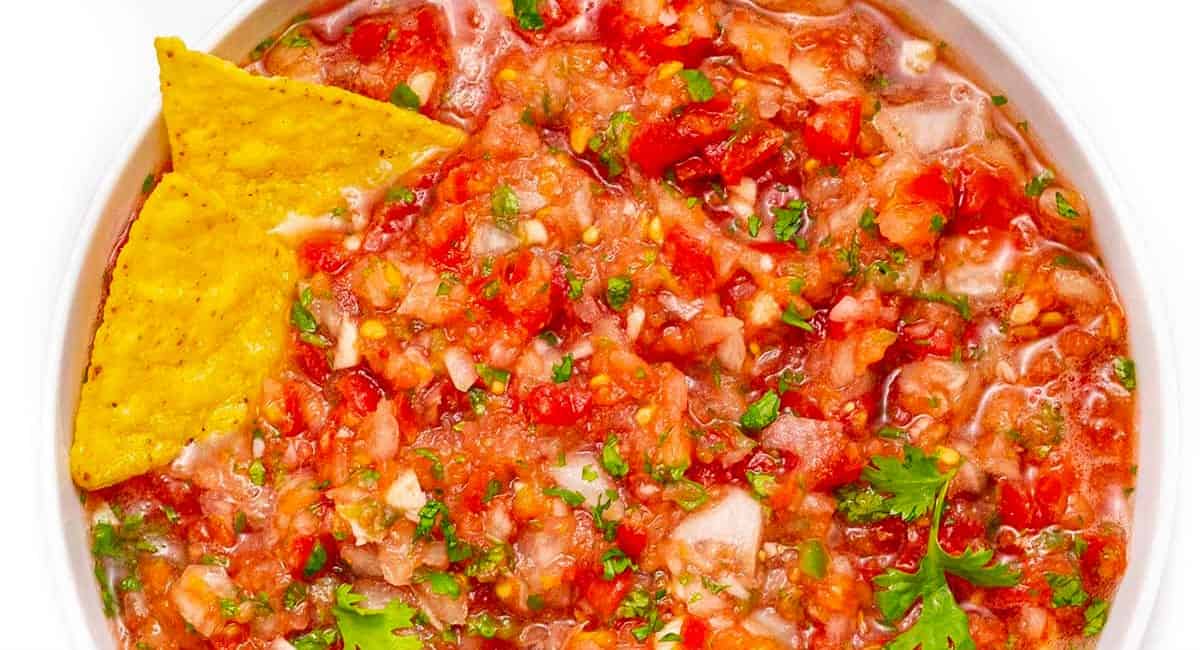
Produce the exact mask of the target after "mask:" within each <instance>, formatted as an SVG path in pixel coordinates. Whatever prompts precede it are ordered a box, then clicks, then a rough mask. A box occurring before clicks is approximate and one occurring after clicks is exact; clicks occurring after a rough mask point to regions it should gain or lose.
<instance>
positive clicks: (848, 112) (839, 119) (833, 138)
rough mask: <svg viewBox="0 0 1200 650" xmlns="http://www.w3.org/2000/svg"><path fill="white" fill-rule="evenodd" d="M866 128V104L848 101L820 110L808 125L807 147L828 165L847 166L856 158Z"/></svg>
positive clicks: (814, 113)
mask: <svg viewBox="0 0 1200 650" xmlns="http://www.w3.org/2000/svg"><path fill="white" fill-rule="evenodd" d="M861 125H862V103H861V102H859V100H857V99H848V100H845V101H840V102H832V103H830V104H826V105H824V106H819V107H817V109H816V110H815V111H813V112H812V114H811V115H809V116H808V120H807V121H805V123H804V144H805V146H807V147H808V153H809V155H810V156H812V157H813V158H816V159H817V160H819V161H820V162H821V163H822V164H825V165H844V164H845V163H846V161H848V160H850V157H851V156H852V155H853V154H854V151H855V149H856V148H857V144H858V133H859V129H860V128H861Z"/></svg>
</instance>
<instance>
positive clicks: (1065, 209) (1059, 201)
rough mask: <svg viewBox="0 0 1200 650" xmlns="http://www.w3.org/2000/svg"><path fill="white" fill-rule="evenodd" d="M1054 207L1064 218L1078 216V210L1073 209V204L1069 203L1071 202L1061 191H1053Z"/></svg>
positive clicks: (1076, 217)
mask: <svg viewBox="0 0 1200 650" xmlns="http://www.w3.org/2000/svg"><path fill="white" fill-rule="evenodd" d="M1054 207H1055V209H1056V210H1058V216H1060V217H1062V218H1064V219H1078V218H1079V211H1078V210H1076V209H1075V206H1073V205H1071V202H1070V201H1068V200H1067V197H1065V196H1063V193H1062V192H1055V193H1054Z"/></svg>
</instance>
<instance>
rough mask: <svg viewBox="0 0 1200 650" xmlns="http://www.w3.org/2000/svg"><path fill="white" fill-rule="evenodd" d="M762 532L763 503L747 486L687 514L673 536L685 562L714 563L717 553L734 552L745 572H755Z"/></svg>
mask: <svg viewBox="0 0 1200 650" xmlns="http://www.w3.org/2000/svg"><path fill="white" fill-rule="evenodd" d="M762 534H763V515H762V506H760V505H759V503H758V501H756V500H755V499H754V497H752V496H750V494H749V493H748V492H746V491H745V490H742V489H740V488H734V489H731V490H729V491H728V492H727V493H726V494H725V496H724V497H722V498H721V499H720V500H719V501H717V502H716V503H713V504H712V505H709V506H708V507H706V508H704V509H703V510H700V511H698V512H694V513H692V514H691V515H688V517H687V518H686V519H684V520H683V521H682V522H680V523H679V525H678V526H676V527H675V530H674V532H672V533H671V540H672V541H674V542H676V543H677V547H676V550H677V551H678V552H679V557H678V559H679V560H681V561H683V562H689V563H696V564H698V565H702V566H711V565H712V560H713V558H714V557H715V556H718V555H720V554H721V553H722V552H723V551H726V552H732V556H733V558H734V559H736V560H737V562H738V566H739V568H740V569H741V571H742V573H743V574H745V575H746V576H753V575H754V568H755V564H756V563H757V560H758V547H759V545H760V544H761V543H762Z"/></svg>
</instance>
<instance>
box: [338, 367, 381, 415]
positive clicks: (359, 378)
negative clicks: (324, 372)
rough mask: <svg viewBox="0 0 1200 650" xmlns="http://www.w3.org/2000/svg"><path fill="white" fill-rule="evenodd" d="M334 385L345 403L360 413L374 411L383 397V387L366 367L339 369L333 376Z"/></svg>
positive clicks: (364, 413)
mask: <svg viewBox="0 0 1200 650" xmlns="http://www.w3.org/2000/svg"><path fill="white" fill-rule="evenodd" d="M333 387H334V390H335V391H337V394H338V395H339V396H340V397H341V399H342V401H343V403H344V404H346V406H348V407H350V409H351V410H353V411H354V412H355V413H358V414H359V415H366V414H367V413H371V412H372V411H374V410H375V406H376V405H378V404H379V400H380V399H381V398H383V389H382V388H380V387H379V383H378V382H377V381H376V380H375V378H374V377H372V376H371V373H370V372H369V371H367V370H366V369H365V368H354V369H351V370H348V371H339V373H338V374H336V375H335V376H334V378H333Z"/></svg>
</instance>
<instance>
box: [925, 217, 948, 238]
mask: <svg viewBox="0 0 1200 650" xmlns="http://www.w3.org/2000/svg"><path fill="white" fill-rule="evenodd" d="M945 229H946V217H943V216H942V215H940V214H935V215H933V217H932V218H931V219H930V220H929V231H930V232H938V233H940V232H942V231H943V230H945Z"/></svg>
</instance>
